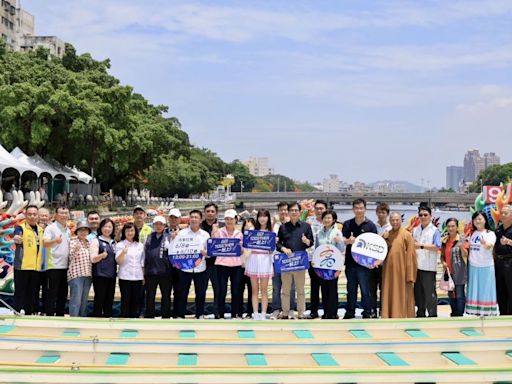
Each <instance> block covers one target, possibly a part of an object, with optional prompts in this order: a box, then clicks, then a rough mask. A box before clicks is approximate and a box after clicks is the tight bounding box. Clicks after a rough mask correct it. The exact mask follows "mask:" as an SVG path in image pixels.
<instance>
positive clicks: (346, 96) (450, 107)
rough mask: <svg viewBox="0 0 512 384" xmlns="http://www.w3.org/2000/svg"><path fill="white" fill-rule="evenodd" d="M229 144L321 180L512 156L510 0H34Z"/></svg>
mask: <svg viewBox="0 0 512 384" xmlns="http://www.w3.org/2000/svg"><path fill="white" fill-rule="evenodd" d="M22 7H23V8H25V9H26V10H28V11H29V12H31V13H32V14H34V16H35V17H36V33H37V34H41V35H58V36H59V37H61V38H62V39H63V40H65V41H68V42H71V43H72V44H73V45H75V47H76V48H77V50H78V52H79V53H84V52H90V53H91V54H92V55H93V56H94V57H95V58H97V59H104V58H110V59H111V61H112V69H111V72H112V74H113V75H115V76H117V77H119V78H120V79H121V81H122V82H123V83H124V84H130V85H132V86H134V88H135V91H137V92H140V93H142V94H143V95H144V96H145V97H147V98H148V99H149V100H150V101H151V102H152V103H154V104H165V105H168V106H169V107H170V113H171V115H173V116H176V117H178V118H179V120H180V121H181V123H182V125H183V129H184V130H185V131H186V132H188V134H189V136H190V139H191V141H192V143H193V144H194V145H197V146H204V147H208V148H210V149H212V150H213V151H215V152H217V153H218V154H219V155H220V156H221V157H222V158H223V159H224V160H226V161H231V160H233V159H235V158H238V159H245V158H248V157H249V156H268V157H270V158H271V163H272V166H273V167H274V168H275V170H276V172H279V173H282V174H286V175H289V176H291V177H293V178H296V179H299V180H309V181H312V182H314V181H321V180H322V179H323V178H324V177H326V176H327V175H328V174H331V173H335V174H338V175H340V177H341V178H342V179H343V180H345V181H348V182H353V181H375V180H381V179H394V180H409V181H411V182H415V183H417V184H420V183H421V179H424V180H429V181H430V184H431V185H432V186H444V183H445V167H446V166H447V165H462V161H463V157H464V153H465V151H466V150H468V149H471V148H479V149H480V150H481V152H482V153H483V152H490V151H494V152H497V154H498V155H499V156H501V159H502V163H503V162H510V161H512V150H511V143H512V140H511V138H510V137H511V133H512V123H511V122H512V1H510V0H475V1H457V0H450V1H445V0H442V1H441V0H439V1H394V0H388V1H376V0H372V1H370V0H367V1H364V0H346V1H280V0H277V1H276V0H274V1H215V2H213V1H163V0H162V1H160V0H158V1H150V0H148V1H132V0H109V1H98V0H88V1H85V0H79V1H69V0H67V1H64V0H52V1H42V0H23V1H22Z"/></svg>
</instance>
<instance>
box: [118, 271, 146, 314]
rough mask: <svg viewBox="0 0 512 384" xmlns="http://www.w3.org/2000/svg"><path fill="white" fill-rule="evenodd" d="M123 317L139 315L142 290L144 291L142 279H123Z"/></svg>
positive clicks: (121, 281) (121, 285) (120, 281)
mask: <svg viewBox="0 0 512 384" xmlns="http://www.w3.org/2000/svg"><path fill="white" fill-rule="evenodd" d="M119 289H120V290H121V317H124V318H132V319H134V318H137V317H139V305H140V292H141V291H142V280H121V279H119Z"/></svg>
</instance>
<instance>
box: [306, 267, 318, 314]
mask: <svg viewBox="0 0 512 384" xmlns="http://www.w3.org/2000/svg"><path fill="white" fill-rule="evenodd" d="M308 274H309V280H310V301H309V309H310V310H311V314H316V313H318V306H319V305H320V281H321V279H320V277H319V276H318V275H317V274H316V272H315V270H314V268H313V267H312V266H311V263H309V269H308Z"/></svg>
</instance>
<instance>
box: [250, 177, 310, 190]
mask: <svg viewBox="0 0 512 384" xmlns="http://www.w3.org/2000/svg"><path fill="white" fill-rule="evenodd" d="M315 191H316V188H315V187H313V186H312V185H311V184H309V183H308V182H307V181H306V182H305V183H300V182H296V181H294V180H292V179H290V178H289V177H287V176H283V175H267V176H263V177H258V178H256V183H255V186H254V189H253V192H315Z"/></svg>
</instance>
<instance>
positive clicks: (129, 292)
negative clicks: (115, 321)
mask: <svg viewBox="0 0 512 384" xmlns="http://www.w3.org/2000/svg"><path fill="white" fill-rule="evenodd" d="M116 262H117V264H119V272H118V276H119V289H120V291H121V317H125V318H137V317H139V307H140V301H141V291H142V284H143V282H144V246H143V245H142V244H141V243H139V231H138V229H137V227H136V226H135V224H133V223H126V224H125V225H124V226H123V229H122V231H121V241H120V242H119V243H117V244H116Z"/></svg>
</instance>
